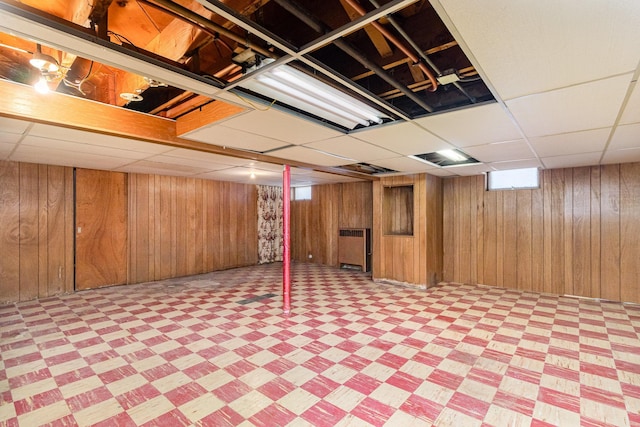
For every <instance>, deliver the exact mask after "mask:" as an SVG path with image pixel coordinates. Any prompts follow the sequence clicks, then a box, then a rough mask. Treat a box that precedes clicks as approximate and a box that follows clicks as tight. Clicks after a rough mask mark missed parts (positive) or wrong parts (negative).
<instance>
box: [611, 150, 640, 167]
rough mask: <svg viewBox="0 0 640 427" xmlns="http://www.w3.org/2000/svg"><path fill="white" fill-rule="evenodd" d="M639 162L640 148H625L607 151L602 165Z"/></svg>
mask: <svg viewBox="0 0 640 427" xmlns="http://www.w3.org/2000/svg"><path fill="white" fill-rule="evenodd" d="M629 162H640V148H627V149H624V150H607V152H606V153H605V155H604V158H603V159H602V163H607V164H610V163H629Z"/></svg>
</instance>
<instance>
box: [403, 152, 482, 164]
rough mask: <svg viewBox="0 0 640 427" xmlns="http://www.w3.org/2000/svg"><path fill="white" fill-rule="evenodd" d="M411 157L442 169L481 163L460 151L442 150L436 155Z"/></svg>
mask: <svg viewBox="0 0 640 427" xmlns="http://www.w3.org/2000/svg"><path fill="white" fill-rule="evenodd" d="M409 157H414V158H416V159H418V160H425V161H427V162H429V163H433V164H434V165H437V166H441V167H446V166H459V165H469V164H473V163H480V162H479V161H478V160H477V159H474V158H473V157H471V156H469V155H468V154H465V153H463V152H462V151H460V150H441V151H436V152H434V153H425V154H416V155H413V156H409Z"/></svg>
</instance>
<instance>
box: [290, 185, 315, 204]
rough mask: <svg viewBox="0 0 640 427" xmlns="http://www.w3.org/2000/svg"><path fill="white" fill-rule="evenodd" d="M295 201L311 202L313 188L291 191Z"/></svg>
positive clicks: (307, 187)
mask: <svg viewBox="0 0 640 427" xmlns="http://www.w3.org/2000/svg"><path fill="white" fill-rule="evenodd" d="M291 192H292V193H293V194H292V197H291V199H293V200H311V186H310V185H309V186H306V187H293V188H292V189H291Z"/></svg>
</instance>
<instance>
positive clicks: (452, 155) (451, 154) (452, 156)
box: [438, 150, 467, 162]
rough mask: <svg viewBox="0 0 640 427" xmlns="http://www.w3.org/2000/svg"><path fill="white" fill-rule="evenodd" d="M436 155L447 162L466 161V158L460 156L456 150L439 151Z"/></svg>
mask: <svg viewBox="0 0 640 427" xmlns="http://www.w3.org/2000/svg"><path fill="white" fill-rule="evenodd" d="M438 154H441V155H443V156H445V157H446V158H447V159H449V160H453V161H454V162H463V161H465V160H467V157H466V156H464V155H462V154H461V153H459V152H458V151H456V150H440V151H438Z"/></svg>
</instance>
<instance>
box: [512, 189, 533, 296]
mask: <svg viewBox="0 0 640 427" xmlns="http://www.w3.org/2000/svg"><path fill="white" fill-rule="evenodd" d="M531 191H532V190H516V191H515V196H516V229H517V234H516V236H517V237H516V239H517V240H516V246H515V253H516V266H517V271H516V282H517V288H518V289H522V290H524V291H530V290H531V289H532V288H533V285H532V284H531V280H532V260H531V256H532V245H531V243H532V236H531V213H532V212H531V210H532V202H531Z"/></svg>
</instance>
